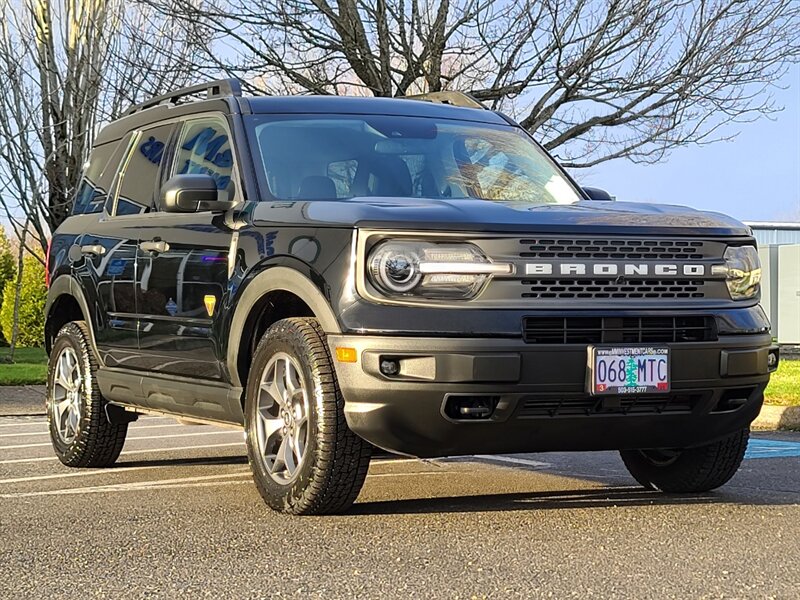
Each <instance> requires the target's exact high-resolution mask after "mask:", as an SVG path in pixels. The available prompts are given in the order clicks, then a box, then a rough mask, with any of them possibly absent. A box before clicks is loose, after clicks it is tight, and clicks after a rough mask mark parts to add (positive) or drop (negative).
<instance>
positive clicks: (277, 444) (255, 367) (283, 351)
mask: <svg viewBox="0 0 800 600" xmlns="http://www.w3.org/2000/svg"><path fill="white" fill-rule="evenodd" d="M245 417H246V434H247V453H248V457H249V461H250V468H251V469H252V471H253V477H254V479H255V483H256V487H257V488H258V491H259V493H260V494H261V496H262V498H263V499H264V501H265V502H266V503H267V504H268V505H269V506H270V507H271V508H273V509H275V510H277V511H280V512H284V513H289V514H294V515H310V514H330V513H338V512H342V511H345V510H347V509H348V508H350V506H351V505H352V504H353V502H354V501H355V499H356V497H357V496H358V493H359V491H360V490H361V486H362V485H363V483H364V479H365V478H366V475H367V469H368V468H369V460H370V450H371V446H370V445H369V444H368V443H367V442H365V441H364V440H362V439H361V438H360V437H358V436H357V435H356V434H354V433H353V432H352V431H350V429H349V427H348V426H347V422H346V421H345V417H344V399H343V398H342V394H341V392H340V390H339V386H338V383H337V381H336V373H335V372H334V369H333V364H332V362H331V358H330V355H329V352H328V346H327V342H326V339H325V334H324V333H323V331H322V329H321V327H320V326H319V323H318V322H317V320H316V319H312V318H291V319H284V320H281V321H278V322H277V323H275V324H274V325H272V326H271V327H270V328H269V329H268V330H267V332H266V333H265V334H264V336H263V337H262V338H261V341H260V342H259V344H258V347H257V348H256V351H255V354H254V356H253V362H252V366H251V370H250V375H249V377H248V380H247V391H246V397H245Z"/></svg>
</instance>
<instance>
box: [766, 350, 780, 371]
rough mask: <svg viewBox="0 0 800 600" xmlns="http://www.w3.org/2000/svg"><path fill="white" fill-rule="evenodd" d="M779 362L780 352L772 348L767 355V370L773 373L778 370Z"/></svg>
mask: <svg viewBox="0 0 800 600" xmlns="http://www.w3.org/2000/svg"><path fill="white" fill-rule="evenodd" d="M778 362H779V350H778V349H777V348H772V349H770V351H769V354H767V369H768V370H769V372H770V373H771V372H772V371H775V370H777V369H778Z"/></svg>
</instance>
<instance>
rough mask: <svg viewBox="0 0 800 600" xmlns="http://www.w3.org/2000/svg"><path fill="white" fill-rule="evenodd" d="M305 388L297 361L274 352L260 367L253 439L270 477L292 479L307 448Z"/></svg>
mask: <svg viewBox="0 0 800 600" xmlns="http://www.w3.org/2000/svg"><path fill="white" fill-rule="evenodd" d="M308 408H309V407H308V390H307V389H306V384H305V382H304V381H303V376H302V374H301V371H300V368H299V366H298V364H297V362H296V361H295V360H294V359H293V358H292V357H291V356H289V355H288V354H286V353H285V352H278V353H276V354H275V355H274V356H273V357H272V358H270V360H269V362H267V366H266V367H265V368H264V371H263V372H262V374H261V379H260V382H259V388H258V404H257V408H256V410H257V423H256V432H257V442H258V450H259V455H260V457H261V459H262V460H263V461H264V466H265V467H266V470H267V472H268V473H269V475H270V477H272V479H273V480H275V481H276V482H278V483H280V484H283V485H286V484H288V483H290V482H291V481H293V480H294V478H295V477H296V476H297V473H298V471H299V469H300V466H301V465H302V463H303V459H304V458H305V454H306V449H307V447H308V436H309V430H308V412H309V410H308Z"/></svg>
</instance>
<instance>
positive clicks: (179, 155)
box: [173, 117, 233, 190]
mask: <svg viewBox="0 0 800 600" xmlns="http://www.w3.org/2000/svg"><path fill="white" fill-rule="evenodd" d="M173 174H174V175H182V174H207V175H211V177H213V178H214V181H215V182H216V184H217V189H218V190H227V189H230V187H231V177H232V175H233V152H232V150H231V140H230V134H229V133H228V128H227V127H226V125H225V122H224V121H223V120H222V119H221V118H219V117H204V118H200V119H193V120H191V121H188V122H186V123H185V124H184V125H183V129H182V130H181V135H180V137H179V139H178V144H177V147H176V154H175V165H174V167H173Z"/></svg>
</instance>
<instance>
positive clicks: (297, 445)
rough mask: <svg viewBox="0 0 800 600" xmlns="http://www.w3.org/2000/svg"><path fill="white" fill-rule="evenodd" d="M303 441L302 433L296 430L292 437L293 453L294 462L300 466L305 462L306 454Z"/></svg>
mask: <svg viewBox="0 0 800 600" xmlns="http://www.w3.org/2000/svg"><path fill="white" fill-rule="evenodd" d="M301 440H302V436H301V435H300V431H299V430H295V432H294V435H293V436H292V453H293V454H294V462H295V464H296V465H299V464H300V461H301V460H303V454H305V442H303V441H301Z"/></svg>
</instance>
